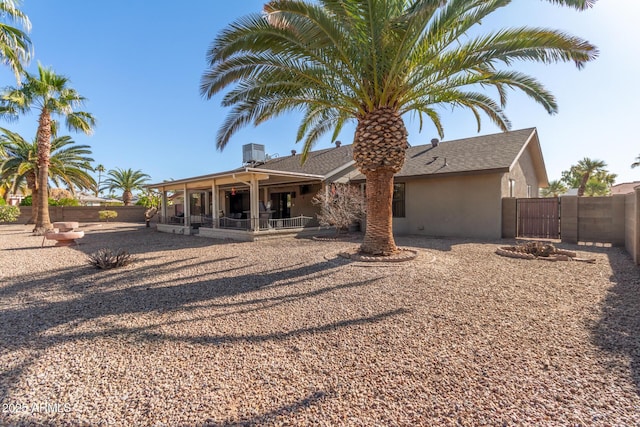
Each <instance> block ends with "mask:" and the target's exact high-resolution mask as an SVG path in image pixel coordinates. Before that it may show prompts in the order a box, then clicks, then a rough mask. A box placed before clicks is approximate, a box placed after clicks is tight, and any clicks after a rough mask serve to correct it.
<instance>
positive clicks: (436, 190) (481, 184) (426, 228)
mask: <svg viewBox="0 0 640 427" xmlns="http://www.w3.org/2000/svg"><path fill="white" fill-rule="evenodd" d="M502 175H503V174H499V173H495V174H485V175H482V174H481V175H470V176H454V177H448V178H426V179H425V178H423V179H415V180H409V181H406V182H405V208H406V217H405V218H394V220H393V226H394V227H393V228H394V233H395V234H424V235H428V236H448V237H475V238H485V239H499V238H500V237H501V235H502V214H501V211H502V197H501V194H500V190H501V182H502Z"/></svg>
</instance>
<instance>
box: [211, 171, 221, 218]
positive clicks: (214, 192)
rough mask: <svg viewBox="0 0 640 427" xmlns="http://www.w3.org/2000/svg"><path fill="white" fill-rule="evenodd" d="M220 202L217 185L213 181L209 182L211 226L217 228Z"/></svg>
mask: <svg viewBox="0 0 640 427" xmlns="http://www.w3.org/2000/svg"><path fill="white" fill-rule="evenodd" d="M219 202H220V195H219V194H218V186H217V185H216V182H215V181H213V183H212V184H211V218H213V228H218V212H220V208H219V207H218V203H219Z"/></svg>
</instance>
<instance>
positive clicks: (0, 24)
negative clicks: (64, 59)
mask: <svg viewBox="0 0 640 427" xmlns="http://www.w3.org/2000/svg"><path fill="white" fill-rule="evenodd" d="M19 4H20V1H14V0H0V17H1V18H0V60H1V61H2V62H3V63H4V64H5V65H8V66H9V67H10V68H11V69H12V70H13V73H14V74H15V76H16V81H17V82H18V83H20V81H21V74H22V72H23V65H24V64H26V63H28V62H29V60H30V59H31V54H32V45H31V39H30V38H29V36H27V32H29V31H30V30H31V22H29V18H28V17H27V15H25V14H24V13H22V12H21V11H20V10H19V9H18V8H17V6H18V5H19ZM12 24H18V25H19V26H20V27H22V28H23V29H24V31H23V30H20V29H19V28H16V27H15V26H14V25H12Z"/></svg>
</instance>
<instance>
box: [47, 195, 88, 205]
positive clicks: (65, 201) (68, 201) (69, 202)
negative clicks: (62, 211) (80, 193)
mask: <svg viewBox="0 0 640 427" xmlns="http://www.w3.org/2000/svg"><path fill="white" fill-rule="evenodd" d="M49 205H51V206H80V202H79V201H77V200H76V199H69V198H66V197H65V198H62V199H58V200H57V201H56V204H55V205H53V204H51V199H49Z"/></svg>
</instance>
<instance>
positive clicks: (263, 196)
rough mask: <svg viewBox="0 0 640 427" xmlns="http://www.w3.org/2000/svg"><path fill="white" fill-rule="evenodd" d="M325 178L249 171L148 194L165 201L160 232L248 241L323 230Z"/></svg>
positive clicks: (161, 186)
mask: <svg viewBox="0 0 640 427" xmlns="http://www.w3.org/2000/svg"><path fill="white" fill-rule="evenodd" d="M324 178H325V177H324V176H322V175H314V174H307V173H298V172H286V171H275V170H268V169H263V168H259V169H258V168H254V167H244V168H241V169H236V170H233V171H228V172H221V173H216V174H211V175H204V176H199V177H193V178H187V179H182V180H174V181H167V182H161V183H156V184H151V185H149V186H148V188H151V189H156V190H158V191H159V192H160V193H161V196H162V205H161V208H160V212H159V221H158V225H157V228H158V230H159V231H162V232H167V233H175V234H187V235H188V234H199V235H201V236H206V237H213V238H230V239H234V240H245V241H246V240H255V239H256V238H257V237H259V236H269V235H277V234H290V233H292V232H301V231H304V230H305V229H311V228H313V227H315V228H318V222H317V219H316V213H317V212H318V207H317V206H315V205H313V204H312V198H313V196H315V194H317V193H318V192H319V191H327V190H328V187H327V186H326V185H325V183H324Z"/></svg>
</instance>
